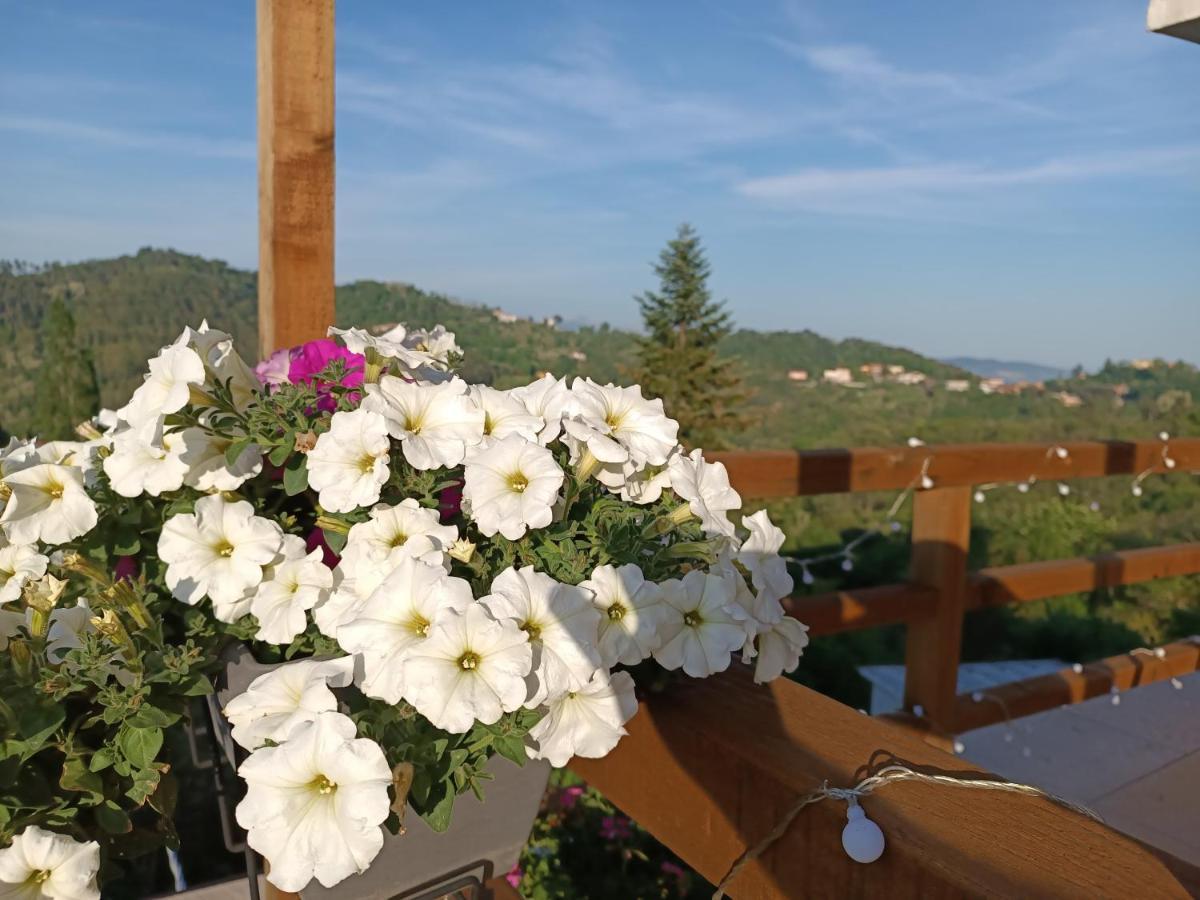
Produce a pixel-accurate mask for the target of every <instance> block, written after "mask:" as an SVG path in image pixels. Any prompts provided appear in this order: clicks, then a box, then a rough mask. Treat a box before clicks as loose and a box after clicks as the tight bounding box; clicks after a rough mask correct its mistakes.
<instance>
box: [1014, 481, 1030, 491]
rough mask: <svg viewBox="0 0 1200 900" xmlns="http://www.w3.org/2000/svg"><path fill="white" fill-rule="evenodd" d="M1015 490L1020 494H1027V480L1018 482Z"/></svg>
mask: <svg viewBox="0 0 1200 900" xmlns="http://www.w3.org/2000/svg"><path fill="white" fill-rule="evenodd" d="M1017 490H1018V491H1020V492H1021V493H1022V494H1028V493H1029V482H1028V481H1022V482H1021V483H1020V484H1018V485H1017Z"/></svg>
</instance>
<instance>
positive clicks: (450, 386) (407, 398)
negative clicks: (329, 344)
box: [363, 375, 483, 469]
mask: <svg viewBox="0 0 1200 900" xmlns="http://www.w3.org/2000/svg"><path fill="white" fill-rule="evenodd" d="M365 389H366V392H367V396H366V399H364V400H363V407H364V408H365V409H370V410H373V411H374V412H377V413H380V414H381V415H382V416H383V417H384V418H385V419H387V423H388V433H389V434H391V436H392V437H394V438H397V439H398V440H400V442H401V444H400V446H401V449H402V450H403V451H404V458H405V459H406V460H408V462H409V464H410V465H411V466H412V467H413V468H415V469H437V468H441V467H445V468H453V467H454V466H457V465H458V464H459V463H461V462H462V461H463V458H464V457H465V456H466V454H467V449H468V448H470V447H474V446H475V445H476V444H478V443H479V442H480V441H481V440H482V439H483V410H481V409H480V408H479V407H478V406H476V405H475V404H474V403H472V402H471V400H470V398H469V397H468V396H467V384H466V382H465V381H462V380H461V379H459V378H452V379H451V380H450V381H447V382H445V383H443V384H418V383H416V382H411V381H405V380H403V379H401V378H396V377H395V376H393V375H384V376H383V377H381V378H380V379H379V383H378V384H368V385H366V388H365Z"/></svg>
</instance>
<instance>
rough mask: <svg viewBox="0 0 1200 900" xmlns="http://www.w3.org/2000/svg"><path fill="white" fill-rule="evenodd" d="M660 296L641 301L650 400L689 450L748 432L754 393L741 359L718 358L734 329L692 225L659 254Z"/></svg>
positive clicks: (642, 354)
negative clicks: (714, 291)
mask: <svg viewBox="0 0 1200 900" xmlns="http://www.w3.org/2000/svg"><path fill="white" fill-rule="evenodd" d="M654 273H655V274H656V275H657V276H658V279H659V290H658V292H657V293H656V292H653V291H647V292H645V293H644V294H642V295H641V296H640V297H638V298H636V299H637V301H638V306H640V307H641V310H642V319H643V321H644V322H645V325H646V335H645V337H643V338H642V340H641V346H640V348H639V364H640V368H639V371H638V380H639V381H640V382H641V385H642V388H643V390H644V392H645V393H646V394H647V395H648V396H652V397H653V396H657V397H662V398H663V403H664V405H665V406H666V411H667V415H669V416H671V417H672V418H674V419H676V420H678V422H679V439H680V441H681V442H682V443H683V444H685V445H688V446H705V447H719V446H721V445H722V444H726V443H728V436H729V435H730V434H731V433H732V432H734V431H736V430H737V429H739V428H743V427H745V426H746V425H747V424H749V422H750V421H752V419H753V417H752V416H751V415H749V414H748V413H747V401H748V400H749V397H750V392H749V391H748V390H747V389H746V387H745V386H744V384H743V382H742V373H741V368H740V366H739V365H738V362H737V360H734V359H730V358H728V357H722V356H720V354H719V353H718V351H717V345H718V344H719V343H720V341H721V339H722V338H723V337H725V336H726V335H727V334H729V333H730V331H732V330H733V321H732V319H731V318H730V316H729V313H728V312H727V311H726V310H725V304H724V303H722V302H720V301H716V300H713V299H712V295H711V294H710V293H709V290H708V275H709V266H708V260H707V259H706V258H705V255H704V248H703V246H701V243H700V237H699V235H697V234H696V232H695V230H694V229H693V228H692V227H691V226H690V225H687V224H684V225H680V226H679V231H678V232H677V233H676V235H675V239H674V240H672V241H670V242H668V243H667V246H666V248H665V249H664V250H663V251H662V253H661V254H659V258H658V263H657V264H656V265H655V266H654Z"/></svg>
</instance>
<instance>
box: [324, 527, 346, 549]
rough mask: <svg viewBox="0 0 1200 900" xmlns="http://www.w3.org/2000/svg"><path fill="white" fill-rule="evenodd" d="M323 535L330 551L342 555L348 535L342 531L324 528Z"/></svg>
mask: <svg viewBox="0 0 1200 900" xmlns="http://www.w3.org/2000/svg"><path fill="white" fill-rule="evenodd" d="M321 534H323V535H325V543H326V544H328V545H329V549H330V550H332V551H333V552H334V553H341V552H342V548H343V547H345V546H346V535H344V534H342V533H341V532H340V531H333V530H331V529H328V528H322V529H321Z"/></svg>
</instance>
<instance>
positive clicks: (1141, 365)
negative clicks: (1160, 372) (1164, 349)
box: [1130, 359, 1154, 372]
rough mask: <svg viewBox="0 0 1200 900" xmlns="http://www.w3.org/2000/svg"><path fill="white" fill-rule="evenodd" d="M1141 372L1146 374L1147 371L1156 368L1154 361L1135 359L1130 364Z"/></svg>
mask: <svg viewBox="0 0 1200 900" xmlns="http://www.w3.org/2000/svg"><path fill="white" fill-rule="evenodd" d="M1130 365H1131V366H1133V367H1134V368H1135V369H1137V370H1138V371H1139V372H1144V371H1146V370H1147V369H1153V368H1154V360H1152V359H1135V360H1133V361H1132V362H1131V363H1130Z"/></svg>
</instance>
